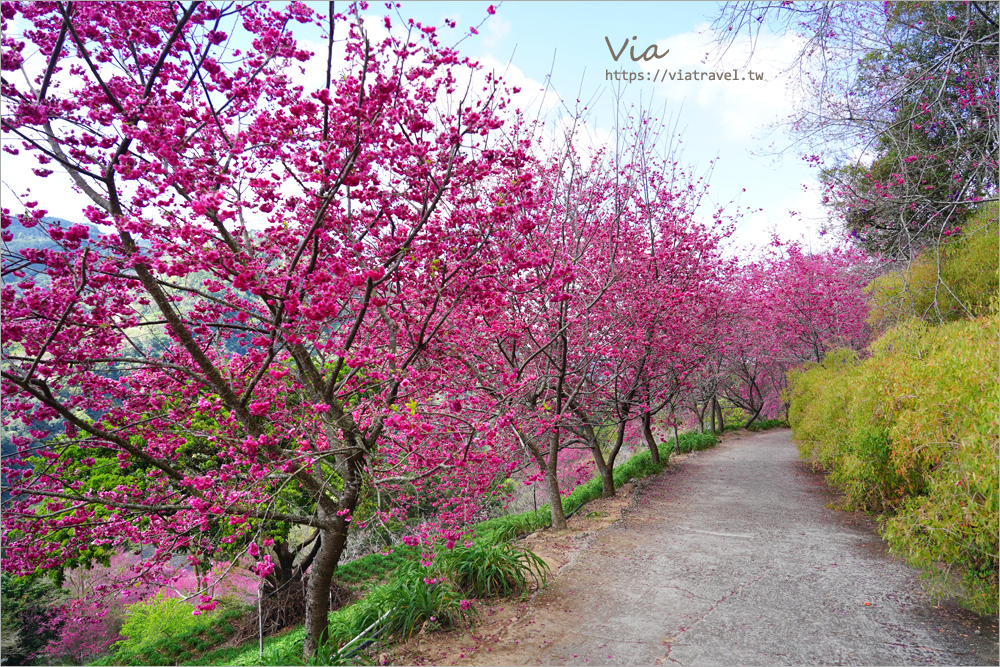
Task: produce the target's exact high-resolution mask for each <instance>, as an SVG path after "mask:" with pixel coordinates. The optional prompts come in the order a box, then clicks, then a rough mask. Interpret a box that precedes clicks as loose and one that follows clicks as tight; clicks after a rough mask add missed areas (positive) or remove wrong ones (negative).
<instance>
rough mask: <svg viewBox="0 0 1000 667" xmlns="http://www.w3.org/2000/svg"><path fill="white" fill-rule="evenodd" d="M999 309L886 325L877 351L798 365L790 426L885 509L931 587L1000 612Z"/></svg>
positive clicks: (849, 487)
mask: <svg viewBox="0 0 1000 667" xmlns="http://www.w3.org/2000/svg"><path fill="white" fill-rule="evenodd" d="M998 324H1000V323H998V318H997V316H996V314H994V315H992V316H989V317H982V318H978V319H973V320H965V321H959V322H953V323H949V324H945V325H940V326H930V325H928V324H927V323H926V322H924V321H922V320H918V319H914V320H910V321H908V322H906V323H904V324H901V325H898V326H896V327H894V328H892V329H890V330H889V331H887V332H886V333H885V334H884V335H883V336H882V337H881V338H879V339H878V340H877V341H876V342H875V343H874V344H873V345H872V348H871V357H870V358H869V359H866V360H864V361H859V360H858V358H857V355H855V354H853V353H850V352H845V351H838V352H836V353H834V354H831V355H829V356H828V357H827V359H826V360H825V361H824V363H823V364H822V365H816V364H811V365H807V366H806V367H804V368H803V369H801V370H799V371H797V372H793V373H792V374H791V375H790V394H791V408H790V411H789V414H790V421H791V424H792V429H793V434H794V437H795V439H796V441H797V442H798V444H799V451H800V453H801V454H802V456H803V457H804V458H806V459H808V460H810V461H812V462H813V463H814V464H815V465H817V466H819V467H822V468H824V469H826V470H827V471H828V472H829V477H830V480H831V481H832V482H833V483H834V484H836V485H837V486H838V487H839V488H840V490H841V491H842V492H843V493H844V496H845V503H846V505H847V506H848V507H850V508H857V509H862V510H866V511H870V512H876V513H879V514H880V515H881V516H880V525H881V529H882V533H883V535H884V536H885V538H886V540H887V541H888V543H889V546H890V549H891V550H892V551H893V552H895V553H897V554H899V555H901V556H903V557H904V558H905V559H906V560H907V561H908V562H910V563H911V564H912V565H914V566H916V567H919V568H921V569H922V570H923V571H924V578H925V580H926V582H927V584H928V587H929V589H930V590H931V592H932V593H934V594H935V595H938V596H944V595H955V596H956V597H957V598H958V599H959V601H960V602H961V603H962V604H963V605H965V606H967V607H968V608H970V609H973V610H975V611H978V612H981V613H991V614H992V613H996V611H997V598H998V594H1000V589H998V551H1000V539H998V535H997V524H998V520H1000V512H998V499H997V487H998V485H1000V479H998V477H1000V475H998V463H997V457H998V454H1000V445H998V443H1000V426H998V420H997V403H998V400H1000V391H998V381H997V353H998V346H997V328H998Z"/></svg>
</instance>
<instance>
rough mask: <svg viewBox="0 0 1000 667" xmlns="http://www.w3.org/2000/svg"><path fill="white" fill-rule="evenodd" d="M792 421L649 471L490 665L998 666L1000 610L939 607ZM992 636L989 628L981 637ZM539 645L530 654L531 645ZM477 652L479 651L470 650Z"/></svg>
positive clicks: (482, 657)
mask: <svg viewBox="0 0 1000 667" xmlns="http://www.w3.org/2000/svg"><path fill="white" fill-rule="evenodd" d="M834 499H835V497H834V496H833V495H832V494H831V493H830V491H829V489H828V488H827V486H826V484H825V483H824V482H823V479H822V477H821V476H819V475H817V474H815V473H813V472H812V471H810V470H809V468H808V467H807V466H806V465H804V464H803V463H801V462H800V461H799V459H798V453H797V451H796V448H795V446H794V445H793V444H792V442H791V439H790V433H789V431H787V430H782V431H771V432H766V433H761V434H757V435H752V436H749V437H744V438H740V439H737V440H731V441H728V442H726V443H724V444H722V445H720V446H719V447H717V448H715V449H713V450H709V451H707V452H703V453H702V454H701V455H699V456H696V457H693V458H691V459H689V460H687V461H685V462H684V464H683V465H681V466H678V467H677V468H674V469H672V470H671V471H669V472H668V473H667V474H665V475H661V476H659V477H657V478H655V479H654V480H652V481H650V482H649V483H648V484H647V486H646V487H645V489H644V490H643V491H642V493H641V497H640V500H639V502H638V503H637V504H636V506H634V507H632V508H631V509H630V510H629V512H628V514H627V516H626V518H625V519H624V520H623V521H621V522H619V523H618V524H616V525H614V526H612V527H610V528H607V529H605V530H602V531H600V532H598V533H595V534H593V535H591V536H590V537H589V538H588V539H589V543H588V544H587V545H586V546H585V547H584V548H583V549H581V550H580V552H579V553H578V554H577V556H576V558H575V559H574V560H573V562H571V563H570V564H569V565H567V566H565V567H564V568H563V569H562V570H561V571H560V573H559V576H558V577H557V578H556V579H555V580H554V581H553V583H552V586H551V587H550V588H549V589H547V590H544V591H542V592H540V593H539V594H538V595H537V597H536V598H535V599H534V601H533V602H532V604H531V605H529V612H528V614H527V615H526V616H525V617H523V619H520V620H519V622H518V623H517V624H516V627H511V628H510V629H509V630H508V631H507V632H506V633H505V637H504V639H503V640H502V641H501V642H499V645H496V646H494V647H493V648H492V651H491V652H490V653H484V652H482V651H476V654H475V655H474V656H468V657H469V658H472V662H474V663H478V664H539V663H541V664H550V665H560V664H580V665H602V664H635V665H651V664H667V665H669V664H679V665H763V664H824V665H838V664H864V665H902V664H907V665H915V664H921V665H926V664H945V665H981V664H989V665H997V664H1000V660H998V654H997V632H996V619H995V618H994V619H989V618H983V617H979V616H976V615H974V614H971V613H968V612H965V611H963V610H961V609H958V608H957V607H956V606H955V605H953V604H948V603H945V604H942V605H941V606H934V605H933V603H932V602H931V601H930V600H928V598H927V597H926V596H925V595H924V594H923V593H922V592H921V589H920V586H919V583H918V582H917V576H916V573H915V572H914V571H913V570H911V569H910V568H908V567H907V566H906V565H904V564H903V563H901V562H900V561H898V560H896V559H893V558H891V557H889V556H888V555H887V554H886V553H885V546H884V543H883V542H882V540H881V539H880V538H879V537H878V535H877V534H876V532H875V530H874V526H873V524H872V523H871V522H870V521H869V520H868V519H867V518H865V517H864V516H861V515H859V514H852V513H848V512H843V511H839V510H834V509H830V508H828V507H827V505H828V504H829V503H831V502H832V501H834ZM977 632H978V634H977ZM528 646H530V647H531V648H530V649H528ZM463 657H465V656H463Z"/></svg>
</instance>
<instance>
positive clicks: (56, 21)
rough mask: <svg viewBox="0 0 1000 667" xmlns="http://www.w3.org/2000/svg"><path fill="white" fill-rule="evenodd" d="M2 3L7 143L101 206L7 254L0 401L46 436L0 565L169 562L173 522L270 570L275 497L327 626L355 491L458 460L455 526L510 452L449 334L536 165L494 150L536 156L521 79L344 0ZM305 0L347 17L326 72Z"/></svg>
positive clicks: (35, 206) (153, 577) (453, 481)
mask: <svg viewBox="0 0 1000 667" xmlns="http://www.w3.org/2000/svg"><path fill="white" fill-rule="evenodd" d="M15 20H16V21H18V22H19V23H21V24H23V25H26V26H27V28H26V29H25V30H24V32H23V34H16V33H14V32H13V30H12V29H11V28H12V24H13V22H14V21H15ZM3 22H4V23H3V32H4V37H3V71H4V78H3V87H2V94H3V98H4V103H5V105H6V106H7V108H8V110H9V112H8V113H5V115H4V118H3V121H2V126H3V135H4V138H3V142H4V143H3V148H4V150H5V151H7V152H9V153H15V154H16V153H19V152H27V153H29V154H32V155H34V156H35V157H36V158H37V160H38V162H39V166H38V168H37V169H36V170H35V173H36V174H37V175H38V176H39V177H45V176H48V175H49V174H50V173H52V170H53V169H59V170H64V171H66V172H67V173H68V174H69V176H70V177H71V178H72V179H73V182H74V184H75V187H76V188H77V189H78V190H79V191H80V192H82V193H84V194H85V195H86V196H87V197H88V198H89V199H90V201H91V204H90V205H89V206H88V207H87V208H86V210H84V211H81V215H82V216H84V217H85V218H86V220H87V221H88V222H90V223H91V224H96V225H101V226H102V228H104V229H110V230H111V231H110V232H109V233H102V234H99V235H94V234H92V233H91V231H90V230H89V229H88V228H87V227H85V226H82V225H68V226H67V225H59V224H47V225H46V232H47V234H48V237H49V239H50V240H51V241H52V243H53V244H55V245H57V246H58V250H49V249H38V250H25V251H23V252H22V253H21V255H20V256H19V257H17V258H13V259H11V260H10V261H7V258H5V262H4V268H3V270H4V276H5V283H4V286H3V290H2V305H3V310H4V319H3V325H2V326H3V339H4V366H3V371H2V380H3V382H2V392H3V398H4V403H5V413H4V419H5V420H20V421H21V422H22V423H23V424H24V425H25V426H27V427H30V428H31V431H30V435H31V437H20V438H17V439H16V441H15V443H14V444H15V445H16V453H15V454H14V455H12V456H10V457H7V458H6V459H5V460H4V464H3V474H4V476H5V483H4V493H5V494H9V495H10V502H9V503H7V504H6V505H5V508H4V509H5V511H4V516H3V525H4V533H5V547H4V548H5V557H4V562H3V567H4V568H5V569H6V570H8V571H10V572H13V573H16V574H25V573H28V572H32V571H35V570H36V569H48V568H58V567H60V566H61V564H62V563H63V562H64V561H65V560H66V559H67V558H70V557H72V556H73V554H75V553H79V552H85V551H86V550H87V549H91V548H93V547H94V546H95V545H97V546H102V547H104V548H106V549H109V550H124V549H130V550H131V549H133V548H135V547H138V546H141V545H147V546H149V547H151V551H152V555H151V556H150V557H149V558H147V559H146V560H145V561H144V563H143V564H142V566H141V567H139V568H137V571H136V572H135V573H134V574H135V576H137V577H140V578H146V579H148V580H149V581H160V580H162V578H163V577H164V576H165V575H164V569H165V565H166V563H167V561H168V560H169V558H170V557H171V556H172V555H173V554H175V553H178V552H187V553H189V554H191V555H190V558H191V559H193V562H196V563H202V564H206V563H207V564H210V563H211V562H212V561H213V560H214V559H216V558H217V557H220V556H225V557H227V558H238V557H239V556H240V555H242V554H249V555H250V556H251V557H253V558H255V559H256V560H257V565H256V567H255V570H256V571H257V573H258V574H259V575H260V576H262V577H263V576H267V575H269V574H270V573H271V572H272V571H273V568H274V566H275V563H274V559H273V558H272V555H271V553H269V550H270V545H271V543H272V537H271V535H272V534H273V533H275V531H277V532H279V533H280V530H279V529H278V528H277V526H287V525H299V526H307V527H311V528H313V529H314V530H315V531H316V534H315V536H314V541H313V542H312V543H311V545H310V548H313V547H314V553H313V554H312V556H311V558H312V560H311V564H310V567H309V573H308V574H309V576H308V585H307V608H306V641H305V652H306V654H307V655H311V654H312V653H314V652H315V650H316V648H317V646H318V645H319V644H320V642H322V641H323V639H324V636H325V633H326V627H327V612H328V605H329V589H330V583H331V577H332V576H333V573H334V570H335V568H336V566H337V563H338V560H339V558H340V555H341V553H342V551H343V549H344V544H345V541H346V538H347V535H348V531H349V529H350V527H351V522H352V520H353V519H354V516H353V515H354V512H355V510H356V509H357V508H358V504H359V500H360V499H361V498H363V497H366V495H372V494H376V493H377V489H378V488H379V486H380V485H381V486H386V485H393V484H396V485H399V484H410V485H414V484H416V485H420V484H424V485H429V484H438V485H441V486H442V487H446V489H447V490H448V491H449V492H448V493H445V494H444V495H446V496H447V497H448V498H449V499H450V500H449V502H448V504H447V506H445V507H442V508H441V513H442V515H443V518H442V524H441V525H442V529H443V530H447V526H449V525H451V524H452V523H453V522H455V521H457V520H459V519H461V518H463V517H467V516H470V515H471V513H472V512H473V511H474V507H475V506H476V502H477V497H479V495H480V494H482V493H483V492H485V491H486V490H488V489H489V488H490V487H489V482H492V480H494V479H495V478H496V476H497V474H499V473H502V472H503V470H504V466H505V465H506V463H507V460H508V458H509V457H508V452H506V451H504V450H503V446H502V444H503V441H502V440H497V441H496V442H495V443H494V442H493V441H492V440H491V438H490V433H491V432H492V431H491V429H494V428H495V427H494V425H493V424H492V422H490V421H489V420H486V419H481V417H482V416H483V415H487V414H493V413H492V411H491V410H486V409H483V410H479V409H478V408H479V407H480V406H478V405H477V403H476V401H477V399H476V398H475V397H468V396H466V392H465V386H464V383H463V382H462V381H461V379H460V377H458V376H457V375H456V373H458V372H459V371H460V370H461V369H462V368H464V366H463V364H462V363H461V360H460V359H457V358H455V357H454V354H453V352H454V350H453V349H452V348H450V347H449V346H448V345H447V340H449V339H450V338H453V337H455V336H456V335H457V333H456V332H455V331H454V330H453V329H452V325H451V323H452V322H453V321H455V322H457V321H460V319H461V318H460V315H461V313H462V311H463V309H464V308H466V307H467V306H468V304H470V303H473V302H475V303H478V304H489V303H491V300H493V299H496V298H497V297H496V296H495V294H496V292H495V290H491V289H489V280H491V279H492V278H493V277H494V276H495V273H496V271H495V266H496V264H497V261H498V260H497V257H498V254H499V253H501V252H503V251H504V250H503V249H504V248H507V247H509V245H510V239H509V238H508V236H509V234H510V233H511V229H512V227H511V221H512V220H513V219H514V218H515V217H517V216H516V215H515V214H519V211H520V210H521V209H520V208H519V206H520V200H521V199H522V194H523V193H524V192H525V191H526V190H527V189H528V187H529V186H530V179H524V180H514V181H510V180H507V179H505V178H500V176H501V175H506V174H508V173H510V172H511V171H512V170H516V169H517V168H518V167H519V165H520V164H521V162H522V161H523V160H524V155H523V151H522V147H521V146H519V145H517V144H516V143H512V142H510V141H509V140H505V139H503V138H499V139H498V138H497V137H498V133H497V132H496V130H497V129H498V128H500V127H501V125H502V124H503V122H504V118H505V117H513V114H512V113H511V114H507V111H506V109H505V107H506V105H507V101H508V100H507V98H506V97H505V93H504V89H503V87H502V85H501V84H500V82H498V81H497V80H495V79H494V78H493V77H491V76H488V75H483V76H480V75H475V76H473V74H474V71H475V69H476V66H475V65H474V64H473V63H470V62H468V61H467V60H463V59H462V58H460V57H459V55H458V54H457V53H456V52H455V51H454V50H453V49H450V48H446V47H443V46H442V45H441V44H440V42H439V40H438V38H437V33H436V31H435V29H433V28H430V27H425V26H421V25H419V24H415V23H410V24H409V25H404V26H402V27H401V30H400V31H398V32H390V33H389V36H388V37H386V38H385V39H383V40H381V41H378V42H375V41H373V40H372V39H370V38H369V36H368V34H367V33H366V32H365V30H364V29H363V27H362V26H361V25H360V21H357V20H354V19H351V20H345V18H344V17H342V16H337V15H334V14H333V11H332V3H331V12H330V16H329V17H328V18H326V19H321V18H318V17H317V16H315V15H314V14H313V12H312V10H310V9H309V8H308V7H306V6H305V5H303V4H301V3H297V2H293V3H289V4H287V5H282V6H280V7H278V6H273V5H268V4H266V3H248V4H219V5H216V4H210V3H189V4H180V3H168V2H155V3H142V4H134V3H116V4H110V5H90V4H79V3H61V2H44V3H19V2H11V3H4V5H3ZM303 23H317V24H318V25H319V26H320V27H322V28H323V29H325V30H326V32H327V44H326V52H325V53H323V54H320V55H319V56H316V57H315V58H316V59H318V60H320V61H322V62H323V63H325V82H324V83H323V84H321V85H320V87H319V88H318V89H316V90H306V89H303V87H302V86H300V85H295V84H294V83H293V78H292V76H291V69H290V68H293V67H296V66H298V64H299V63H303V62H306V61H309V60H310V59H311V58H312V57H313V56H312V54H310V53H309V52H307V51H306V50H304V49H303V48H301V47H300V46H299V45H298V44H297V42H296V40H295V37H294V34H293V32H292V27H293V26H294V25H296V24H303ZM386 26H387V27H391V26H390V24H389V22H388V20H387V22H386ZM335 32H337V33H338V35H337V36H338V42H342V43H343V45H344V48H345V49H346V60H345V61H344V63H343V65H342V66H341V65H340V64H339V63H338V62H336V59H335V58H334V51H335V49H334V46H335V40H334V33H335ZM29 52H33V53H34V55H33V56H32V58H26V57H25V56H26V54H27V53H29ZM36 62H41V63H42V66H41V67H38V68H35V69H32V67H31V65H32V64H33V63H36ZM18 70H22V71H23V73H24V74H25V76H24V79H25V82H24V83H15V82H14V78H13V77H11V76H9V75H10V74H13V73H17V72H18ZM460 81H464V83H461V82H460ZM474 81H475V82H476V83H475V85H473V82H474ZM446 102H450V103H449V104H446ZM505 114H506V116H505ZM511 122H513V123H515V124H516V123H517V121H516V119H515V120H513V121H511ZM41 189H42V188H36V191H38V190H41ZM25 206H26V207H27V209H28V210H27V211H26V212H25V213H24V214H18V215H17V218H18V221H19V222H20V224H21V225H23V226H29V225H31V224H33V223H37V222H38V221H40V220H41V219H42V218H44V217H45V211H44V210H43V209H44V208H45V206H44V201H42V202H40V203H36V202H35V201H29V200H26V203H25ZM14 216H15V213H13V212H11V211H9V210H7V209H5V210H4V212H3V227H4V229H7V228H8V227H9V226H10V225H11V224H12V223H13V221H14ZM5 234H7V235H9V232H5ZM457 402H462V403H463V405H464V406H465V407H467V408H468V409H463V410H461V411H460V410H459V409H458V406H457V405H455V408H454V409H453V410H442V409H441V408H442V406H444V405H448V404H452V403H457ZM455 489H461V491H460V492H454V491H455ZM397 500H398V501H399V502H405V501H406V498H405V497H404V496H402V495H397ZM402 513H403V510H401V509H399V508H398V507H395V508H394V507H388V506H382V505H379V513H378V514H377V515H376V516H374V517H371V518H372V519H373V520H379V519H386V518H390V517H393V516H396V517H399V516H401V514H402ZM275 557H276V556H275ZM202 593H203V594H205V591H202ZM213 604H214V602H213V601H212V600H211V599H210V597H209V596H207V595H205V597H204V598H203V608H211V606H212V605H213Z"/></svg>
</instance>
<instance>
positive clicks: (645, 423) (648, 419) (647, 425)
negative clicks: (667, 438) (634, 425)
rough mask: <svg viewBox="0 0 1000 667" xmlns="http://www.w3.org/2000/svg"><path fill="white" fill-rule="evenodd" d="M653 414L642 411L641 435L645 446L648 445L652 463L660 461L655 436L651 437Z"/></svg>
mask: <svg viewBox="0 0 1000 667" xmlns="http://www.w3.org/2000/svg"><path fill="white" fill-rule="evenodd" d="M652 422H653V415H651V414H649V413H648V412H644V413H642V436H643V438H645V439H646V446H647V447H649V456H650V458H651V459H652V460H653V463H659V462H660V448H659V447H657V446H656V438H654V437H653V426H652Z"/></svg>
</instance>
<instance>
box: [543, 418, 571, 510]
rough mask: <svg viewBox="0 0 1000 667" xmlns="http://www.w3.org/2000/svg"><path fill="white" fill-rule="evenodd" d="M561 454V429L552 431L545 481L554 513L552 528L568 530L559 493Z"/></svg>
mask: <svg viewBox="0 0 1000 667" xmlns="http://www.w3.org/2000/svg"><path fill="white" fill-rule="evenodd" d="M558 456H559V429H558V428H556V429H555V430H554V431H553V432H552V436H551V440H550V444H549V460H548V463H547V464H546V466H545V481H546V483H547V484H548V487H549V512H550V513H551V514H552V529H553V530H566V513H565V512H563V506H562V494H560V493H559V476H558V471H557V466H558V462H559V459H558Z"/></svg>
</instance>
